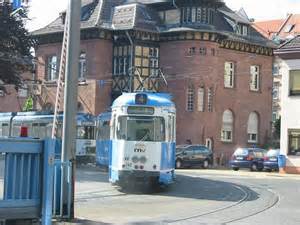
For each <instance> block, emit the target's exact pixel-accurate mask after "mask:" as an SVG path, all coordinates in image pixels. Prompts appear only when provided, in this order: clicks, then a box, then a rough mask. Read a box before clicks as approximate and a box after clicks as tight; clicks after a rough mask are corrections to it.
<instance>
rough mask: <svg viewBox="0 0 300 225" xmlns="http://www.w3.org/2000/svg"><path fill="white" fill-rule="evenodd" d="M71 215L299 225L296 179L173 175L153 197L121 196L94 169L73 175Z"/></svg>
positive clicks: (99, 219) (213, 173)
mask: <svg viewBox="0 0 300 225" xmlns="http://www.w3.org/2000/svg"><path fill="white" fill-rule="evenodd" d="M76 184H77V191H76V216H77V217H78V218H82V219H86V220H87V221H90V222H92V221H94V222H98V223H95V224H99V222H103V223H112V224H121V223H126V224H143V223H145V224H149V223H150V224H151V223H153V224H214V225H216V224H233V225H248V224H249V225H250V224H251V225H252V224H266V225H267V224H270V225H271V224H272V225H282V224H284V225H288V224H291V225H295V224H300V216H299V215H300V206H299V202H300V176H288V175H286V176H280V175H277V174H269V173H253V172H246V171H239V172H233V171H226V170H225V171H221V170H179V171H177V179H176V183H175V184H174V185H173V186H172V187H171V188H170V189H168V190H165V191H163V192H160V193H156V194H142V193H124V192H121V191H118V190H117V189H116V188H115V187H112V186H111V185H110V184H108V183H107V174H106V173H104V172H101V171H99V170H98V169H97V168H81V169H79V170H78V171H77V182H76Z"/></svg>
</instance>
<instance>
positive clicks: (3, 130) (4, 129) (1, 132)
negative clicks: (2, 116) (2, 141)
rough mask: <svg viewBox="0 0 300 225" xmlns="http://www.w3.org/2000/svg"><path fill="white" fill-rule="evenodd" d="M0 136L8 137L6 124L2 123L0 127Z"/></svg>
mask: <svg viewBox="0 0 300 225" xmlns="http://www.w3.org/2000/svg"><path fill="white" fill-rule="evenodd" d="M0 136H5V137H7V136H9V126H8V124H7V123H3V124H1V126H0Z"/></svg>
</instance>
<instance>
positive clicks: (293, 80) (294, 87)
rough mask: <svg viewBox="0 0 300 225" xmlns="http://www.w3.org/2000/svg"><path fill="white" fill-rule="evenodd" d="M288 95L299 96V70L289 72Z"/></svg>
mask: <svg viewBox="0 0 300 225" xmlns="http://www.w3.org/2000/svg"><path fill="white" fill-rule="evenodd" d="M290 95H291V96H294V95H300V70H292V71H290Z"/></svg>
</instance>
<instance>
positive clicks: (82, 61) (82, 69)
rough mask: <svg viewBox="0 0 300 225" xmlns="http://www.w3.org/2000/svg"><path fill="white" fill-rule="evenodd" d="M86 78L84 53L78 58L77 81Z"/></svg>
mask: <svg viewBox="0 0 300 225" xmlns="http://www.w3.org/2000/svg"><path fill="white" fill-rule="evenodd" d="M85 77H86V54H85V53H84V52H82V53H80V57H79V76H78V78H79V79H84V78H85Z"/></svg>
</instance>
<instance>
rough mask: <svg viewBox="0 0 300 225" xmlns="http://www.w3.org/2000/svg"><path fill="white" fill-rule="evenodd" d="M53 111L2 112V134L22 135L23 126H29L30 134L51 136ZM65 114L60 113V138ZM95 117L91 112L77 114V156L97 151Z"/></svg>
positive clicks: (0, 134)
mask: <svg viewBox="0 0 300 225" xmlns="http://www.w3.org/2000/svg"><path fill="white" fill-rule="evenodd" d="M53 117H54V115H53V114H52V113H48V112H19V113H0V136H12V137H18V136H20V130H21V127H27V129H28V136H29V137H33V138H50V137H51V134H52V126H53ZM62 122H63V114H59V115H58V135H57V136H58V138H61V134H62ZM95 129H96V124H95V119H94V117H93V116H92V115H90V114H85V113H79V114H77V137H76V156H88V155H90V154H94V153H95V148H96V140H95Z"/></svg>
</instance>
